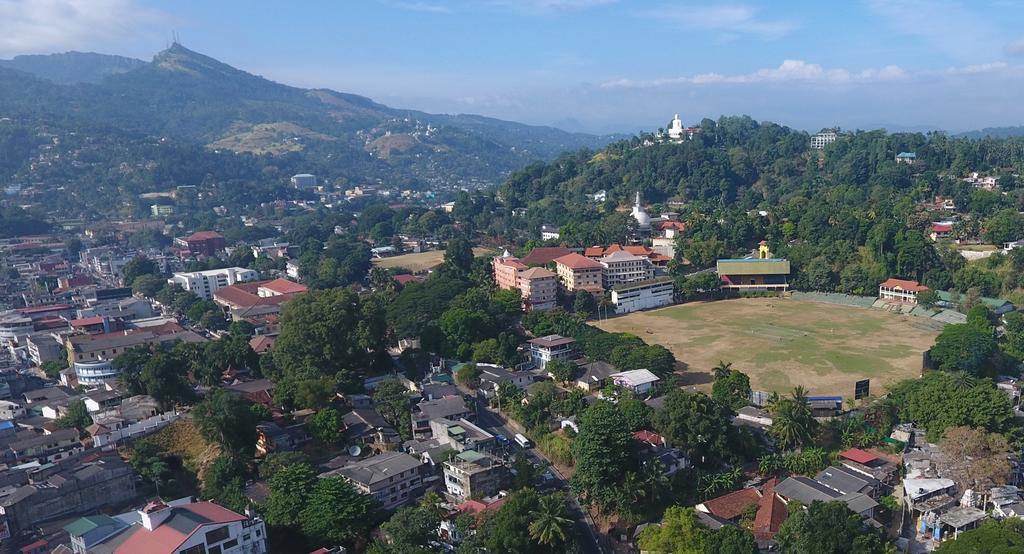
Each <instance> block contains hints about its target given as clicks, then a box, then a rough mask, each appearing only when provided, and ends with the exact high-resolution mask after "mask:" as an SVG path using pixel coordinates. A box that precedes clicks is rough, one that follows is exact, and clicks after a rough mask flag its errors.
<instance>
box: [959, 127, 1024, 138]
mask: <svg viewBox="0 0 1024 554" xmlns="http://www.w3.org/2000/svg"><path fill="white" fill-rule="evenodd" d="M953 136H955V137H957V138H969V139H983V138H985V137H991V138H1009V137H1021V136H1024V125H1017V126H1014V127H985V128H984V129H981V130H978V131H966V132H963V133H958V134H956V135H953Z"/></svg>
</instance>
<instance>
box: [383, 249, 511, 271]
mask: <svg viewBox="0 0 1024 554" xmlns="http://www.w3.org/2000/svg"><path fill="white" fill-rule="evenodd" d="M493 253H494V250H491V249H489V248H482V247H479V246H478V247H476V248H474V249H473V255H474V256H476V257H477V258H479V257H480V256H486V255H488V254H493ZM371 262H372V263H373V265H374V267H382V268H384V269H391V268H394V267H404V268H406V269H408V270H409V271H412V272H413V273H419V272H420V271H426V270H428V269H434V268H435V267H437V266H439V265H441V263H443V262H444V250H431V251H430V252H419V253H416V254H402V255H400V256H391V257H388V258H378V259H374V260H371Z"/></svg>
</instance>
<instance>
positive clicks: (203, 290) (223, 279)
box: [167, 267, 260, 300]
mask: <svg viewBox="0 0 1024 554" xmlns="http://www.w3.org/2000/svg"><path fill="white" fill-rule="evenodd" d="M259 278H260V274H259V273H257V272H256V271H254V270H252V269H245V268H244V267H226V268H224V269H211V270H208V271H193V272H191V273H175V274H174V276H173V277H171V278H170V279H168V280H167V282H168V283H174V284H178V285H181V288H183V289H185V290H187V291H189V292H191V293H192V294H195V295H196V296H198V297H199V298H202V299H204V300H210V299H212V298H213V293H215V292H217V290H218V289H221V288H224V287H227V286H230V285H234V284H236V283H248V282H249V281H255V280H257V279H259Z"/></svg>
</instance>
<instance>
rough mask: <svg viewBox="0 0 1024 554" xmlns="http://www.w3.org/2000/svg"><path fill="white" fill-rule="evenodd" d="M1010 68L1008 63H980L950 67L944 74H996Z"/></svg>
mask: <svg viewBox="0 0 1024 554" xmlns="http://www.w3.org/2000/svg"><path fill="white" fill-rule="evenodd" d="M1010 67H1011V66H1010V64H1008V63H1006V62H990V63H978V64H973V65H965V66H963V67H950V68H947V69H945V70H943V71H942V73H944V74H946V75H977V74H979V73H996V72H1000V71H1003V70H1005V69H1009V68H1010Z"/></svg>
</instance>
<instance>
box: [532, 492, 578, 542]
mask: <svg viewBox="0 0 1024 554" xmlns="http://www.w3.org/2000/svg"><path fill="white" fill-rule="evenodd" d="M530 516H531V517H532V518H533V522H531V523H530V527H529V530H530V537H531V538H533V540H535V541H537V542H539V543H541V544H547V545H550V546H554V545H555V544H558V543H560V542H564V541H565V539H566V537H568V533H569V531H568V529H569V526H570V525H572V520H571V519H569V518H567V517H565V501H564V500H563V499H562V498H561V497H559V496H557V495H554V494H551V495H548V496H542V497H541V498H540V506H539V507H538V508H537V509H536V510H534V511H532V512H530Z"/></svg>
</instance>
